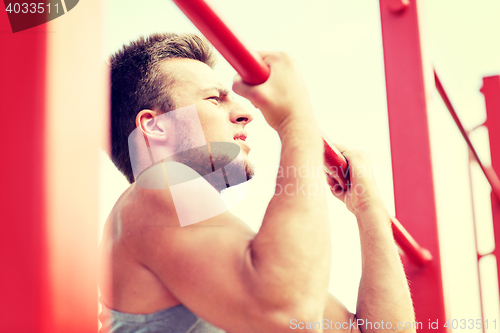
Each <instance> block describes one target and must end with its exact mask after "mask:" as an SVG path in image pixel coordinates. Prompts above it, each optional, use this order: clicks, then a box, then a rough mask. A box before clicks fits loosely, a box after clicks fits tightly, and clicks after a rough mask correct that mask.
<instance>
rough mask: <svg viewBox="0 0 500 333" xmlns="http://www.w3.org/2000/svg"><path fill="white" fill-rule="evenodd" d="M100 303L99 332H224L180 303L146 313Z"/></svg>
mask: <svg viewBox="0 0 500 333" xmlns="http://www.w3.org/2000/svg"><path fill="white" fill-rule="evenodd" d="M101 304H102V311H101V313H100V315H99V320H100V321H101V323H102V327H101V329H100V330H99V332H100V333H225V331H223V330H221V329H220V328H217V327H215V326H213V325H212V324H210V323H208V322H206V321H204V320H203V319H201V318H199V317H198V316H196V315H195V314H194V313H192V312H191V311H190V310H189V309H188V308H186V307H185V306H184V305H182V304H179V305H177V306H174V307H171V308H168V309H165V310H161V311H158V312H155V313H151V314H146V315H142V314H130V313H123V312H118V311H115V310H111V309H109V308H108V307H106V305H104V304H103V303H102V302H101Z"/></svg>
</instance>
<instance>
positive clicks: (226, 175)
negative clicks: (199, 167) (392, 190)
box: [203, 159, 254, 192]
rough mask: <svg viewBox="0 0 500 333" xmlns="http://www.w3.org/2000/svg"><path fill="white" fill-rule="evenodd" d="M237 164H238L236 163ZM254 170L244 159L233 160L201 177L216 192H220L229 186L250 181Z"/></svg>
mask: <svg viewBox="0 0 500 333" xmlns="http://www.w3.org/2000/svg"><path fill="white" fill-rule="evenodd" d="M238 162H239V163H238ZM253 175H254V169H253V166H252V164H251V163H250V162H249V161H247V160H246V159H244V160H241V159H238V160H235V161H233V162H231V163H229V164H228V165H226V166H225V167H223V168H221V169H219V170H215V172H211V173H209V174H206V175H205V176H203V178H205V180H206V181H207V182H208V183H209V184H210V185H212V186H213V187H214V188H215V189H216V190H217V191H219V192H222V191H223V190H225V189H228V188H230V187H231V186H236V185H239V184H242V183H245V182H246V181H248V180H250V179H252V177H253Z"/></svg>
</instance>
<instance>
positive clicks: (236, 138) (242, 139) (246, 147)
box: [233, 132, 250, 154]
mask: <svg viewBox="0 0 500 333" xmlns="http://www.w3.org/2000/svg"><path fill="white" fill-rule="evenodd" d="M246 139H247V133H246V132H240V133H238V134H236V135H235V136H234V137H233V140H234V141H236V142H239V143H240V144H239V146H240V147H241V149H242V150H244V151H245V152H246V153H247V154H248V153H249V152H250V146H249V145H248V144H247V143H246V142H245V141H246Z"/></svg>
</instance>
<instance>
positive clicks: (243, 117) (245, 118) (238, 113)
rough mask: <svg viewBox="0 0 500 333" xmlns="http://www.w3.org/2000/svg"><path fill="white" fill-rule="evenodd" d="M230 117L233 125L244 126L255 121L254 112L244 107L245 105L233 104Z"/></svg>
mask: <svg viewBox="0 0 500 333" xmlns="http://www.w3.org/2000/svg"><path fill="white" fill-rule="evenodd" d="M230 117H231V122H232V123H235V124H241V125H243V126H245V125H247V124H248V123H249V122H251V121H252V120H253V114H252V112H251V111H250V110H249V109H248V108H245V107H243V105H241V104H239V103H237V102H233V107H232V109H231V115H230Z"/></svg>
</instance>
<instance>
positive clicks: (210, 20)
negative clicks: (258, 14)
mask: <svg viewBox="0 0 500 333" xmlns="http://www.w3.org/2000/svg"><path fill="white" fill-rule="evenodd" d="M173 1H174V3H175V4H176V5H177V6H178V7H179V8H180V9H181V10H182V12H183V13H184V14H185V15H186V16H187V17H188V18H189V19H190V20H191V22H193V24H194V25H195V26H196V27H197V28H198V29H199V30H200V31H201V33H202V34H203V35H205V37H206V38H207V39H208V40H209V41H210V42H211V43H212V45H213V46H214V47H215V48H216V49H217V50H219V52H220V53H221V54H222V56H223V57H224V58H225V59H226V60H227V61H228V62H229V63H230V64H231V66H233V68H234V69H235V70H236V71H237V72H238V74H240V75H241V78H242V79H243V81H245V82H246V83H248V84H261V83H264V82H266V80H267V78H268V77H269V67H268V66H267V64H266V63H265V62H264V61H263V60H262V58H261V57H260V56H259V55H258V54H257V53H255V52H252V51H250V49H249V48H247V47H246V46H245V45H244V44H243V43H242V42H241V40H240V39H238V38H237V37H236V35H235V34H234V33H233V32H232V31H231V30H230V29H229V27H228V26H227V25H226V24H225V23H224V22H223V21H222V20H221V18H220V17H219V16H218V15H217V14H216V13H215V12H214V10H213V9H212V8H210V6H209V5H208V4H207V3H206V2H205V1H203V0H173Z"/></svg>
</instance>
